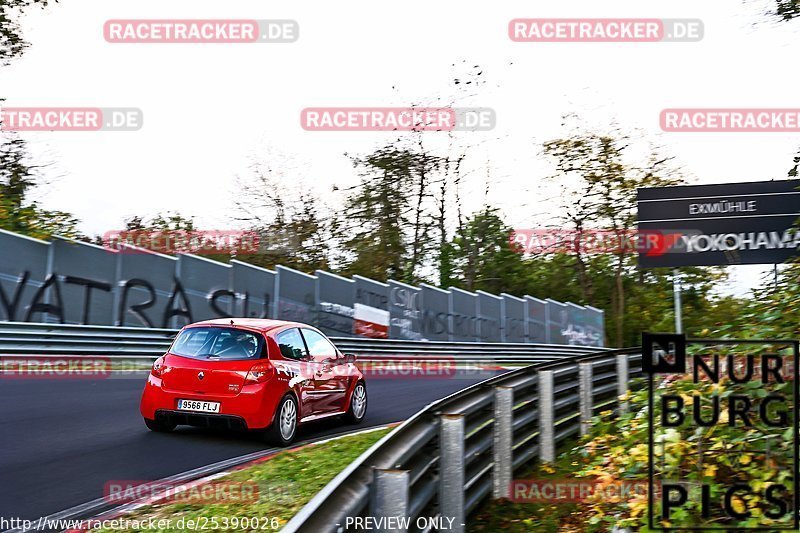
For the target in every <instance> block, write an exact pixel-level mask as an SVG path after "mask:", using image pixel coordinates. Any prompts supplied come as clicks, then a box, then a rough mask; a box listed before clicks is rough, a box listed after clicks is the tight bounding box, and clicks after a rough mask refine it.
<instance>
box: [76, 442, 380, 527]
mask: <svg viewBox="0 0 800 533" xmlns="http://www.w3.org/2000/svg"><path fill="white" fill-rule="evenodd" d="M389 431H390V429H379V430H375V431H369V432H366V433H362V434H359V435H353V436H348V437H341V438H337V439H335V440H331V441H327V442H323V443H321V444H314V445H309V446H305V447H302V448H299V449H297V450H293V451H292V450H287V451H284V452H280V453H278V454H277V455H275V456H272V457H271V458H269V460H266V461H264V462H261V463H258V464H255V465H253V466H250V467H247V468H244V469H242V470H238V471H236V472H232V473H231V474H228V475H226V476H224V477H221V478H218V479H215V480H214V483H219V482H221V481H222V482H234V483H235V482H254V483H256V484H257V485H258V500H257V501H248V502H239V503H212V504H203V505H200V504H196V503H195V504H190V503H163V504H160V503H159V504H154V505H147V506H143V507H140V508H139V509H137V510H135V511H133V512H131V513H129V514H126V515H124V516H121V517H119V520H127V521H128V522H126V525H127V527H126V528H125V529H124V530H125V531H147V532H149V533H152V532H153V531H198V530H206V531H215V530H232V531H233V530H235V531H270V530H272V531H275V530H277V529H280V528H281V527H283V525H284V524H286V522H288V521H289V519H290V518H292V517H293V516H294V515H295V514H296V513H297V511H299V510H300V509H301V508H302V507H303V506H304V505H305V504H306V503H308V501H309V500H310V499H311V498H312V497H313V496H314V495H315V494H316V493H317V492H319V491H320V490H321V489H322V488H323V487H324V486H325V485H327V484H328V482H329V481H331V480H332V479H333V478H334V477H335V476H336V475H337V474H339V472H341V471H342V470H343V469H344V468H345V467H346V466H347V465H348V464H350V463H351V462H353V461H354V460H355V459H356V458H358V456H359V455H361V454H362V453H363V452H364V451H365V450H367V449H368V448H369V447H370V446H372V445H373V444H374V443H375V442H377V441H378V440H379V439H380V438H381V437H383V436H384V435H386V434H387V433H388V432H389ZM162 519H165V520H164V521H162V522H161V524H159V521H160V520H162ZM166 519H168V520H169V525H170V527H160V525H166V523H167V522H166ZM190 521H191V522H190ZM137 522H138V526H139V527H136V526H137ZM154 524H155V526H156V527H153V526H154ZM91 531H94V532H102V533H107V532H111V531H119V529H92V530H91Z"/></svg>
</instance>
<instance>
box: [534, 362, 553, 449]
mask: <svg viewBox="0 0 800 533" xmlns="http://www.w3.org/2000/svg"><path fill="white" fill-rule="evenodd" d="M538 377H539V459H540V460H541V461H542V462H544V463H552V462H553V461H555V459H556V436H555V409H554V407H553V371H552V370H540V371H539V372H538Z"/></svg>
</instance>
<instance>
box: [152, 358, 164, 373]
mask: <svg viewBox="0 0 800 533" xmlns="http://www.w3.org/2000/svg"><path fill="white" fill-rule="evenodd" d="M164 371H165V367H164V356H163V355H162V356H161V357H159V358H158V359H156V362H155V363H153V368H152V369H151V370H150V373H151V374H152V375H154V376H155V377H157V378H160V377H161V375H162V374H163V373H164Z"/></svg>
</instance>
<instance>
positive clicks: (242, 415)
mask: <svg viewBox="0 0 800 533" xmlns="http://www.w3.org/2000/svg"><path fill="white" fill-rule="evenodd" d="M279 398H280V396H277V398H276V394H272V393H271V391H270V389H269V386H268V385H267V384H263V385H249V386H245V387H243V388H242V390H241V392H240V393H239V394H237V395H235V396H234V395H224V396H222V395H220V396H214V395H212V394H192V393H188V392H178V391H171V390H165V389H164V388H163V386H162V384H161V379H160V378H157V377H155V376H153V375H152V374H151V375H149V376H148V377H147V383H146V384H145V386H144V392H143V393H142V401H141V403H140V405H139V411H140V412H141V414H142V416H143V417H144V418H147V419H149V420H156V419H157V417H158V416H159V414H160V416H162V417H168V418H170V419H171V420H172V421H174V422H176V423H177V424H187V425H191V426H199V427H222V428H225V427H233V426H237V427H238V429H263V428H266V427H268V426H269V425H270V424H271V423H272V418H273V415H274V414H275V408H276V406H277V403H278V399H279ZM182 399H183V400H201V401H207V402H219V404H220V412H219V413H200V412H194V411H182V410H181V411H179V410H178V400H182ZM242 424H243V427H242Z"/></svg>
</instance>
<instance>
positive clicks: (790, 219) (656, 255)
mask: <svg viewBox="0 0 800 533" xmlns="http://www.w3.org/2000/svg"><path fill="white" fill-rule="evenodd" d="M637 203H638V217H639V266H640V267H643V268H650V267H676V266H693V265H695V266H712V265H735V264H772V263H783V262H784V261H786V260H787V259H790V258H791V257H793V256H796V255H797V253H798V250H800V232H798V231H796V230H795V229H794V228H793V226H794V225H795V223H796V222H797V220H798V218H800V180H783V181H763V182H747V183H727V184H721V185H686V186H677V187H653V188H648V189H639V190H638V193H637Z"/></svg>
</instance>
